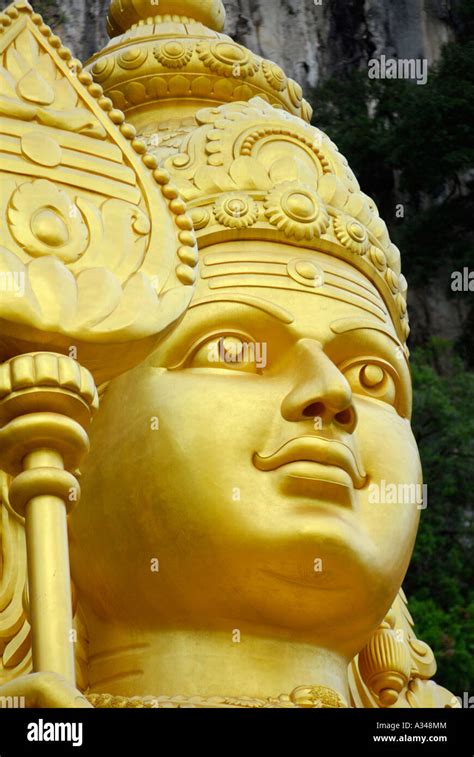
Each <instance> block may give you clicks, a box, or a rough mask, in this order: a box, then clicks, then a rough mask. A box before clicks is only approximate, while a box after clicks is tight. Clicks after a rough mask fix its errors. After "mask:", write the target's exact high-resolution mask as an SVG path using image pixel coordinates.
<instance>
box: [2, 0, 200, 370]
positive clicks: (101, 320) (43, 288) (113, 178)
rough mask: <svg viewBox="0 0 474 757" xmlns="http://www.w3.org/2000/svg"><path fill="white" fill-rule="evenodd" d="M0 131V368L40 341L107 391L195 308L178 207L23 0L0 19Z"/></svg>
mask: <svg viewBox="0 0 474 757" xmlns="http://www.w3.org/2000/svg"><path fill="white" fill-rule="evenodd" d="M0 136H1V139H0V164H1V169H0V182H1V186H2V191H1V192H0V219H1V224H0V329H1V333H2V343H1V345H0V360H5V359H7V358H8V357H11V356H12V355H14V354H17V353H19V352H22V353H24V352H33V351H38V350H42V349H44V348H45V345H47V349H48V351H50V352H56V353H63V354H64V353H66V354H69V356H70V357H73V358H77V360H78V361H79V362H80V363H81V364H82V365H83V366H85V367H87V368H89V370H90V371H91V372H92V374H93V376H94V378H95V381H96V383H97V384H98V383H101V382H102V381H105V380H108V379H110V378H111V377H113V376H114V375H117V374H118V373H120V372H122V371H124V370H127V369H129V368H131V367H133V366H134V365H136V364H137V363H138V362H140V361H141V360H143V359H144V358H145V357H146V355H147V354H148V352H150V351H151V349H152V347H153V346H154V344H155V342H156V339H157V337H158V336H159V335H160V333H161V332H162V331H163V330H164V329H166V328H167V327H168V326H169V325H170V324H171V323H173V322H174V321H175V320H176V319H178V318H179V317H180V316H181V315H182V314H183V312H184V311H185V309H186V307H187V305H188V304H189V301H190V298H191V294H192V290H193V282H194V275H195V274H194V269H195V266H196V263H197V248H196V243H195V238H194V232H193V225H192V222H191V219H190V217H189V216H188V215H187V213H186V206H185V204H184V202H183V201H182V200H181V199H180V198H179V196H178V191H177V189H176V188H175V187H174V186H172V185H171V184H170V177H169V174H168V173H167V172H166V171H164V170H160V169H158V167H157V159H156V158H155V157H154V156H153V155H151V154H148V153H147V152H146V148H145V145H144V143H143V142H141V141H140V140H138V139H136V134H135V129H134V127H133V126H131V125H130V124H127V123H125V120H124V115H123V113H122V112H121V111H119V110H117V109H115V108H114V107H113V104H112V101H111V100H110V99H109V98H107V97H104V95H103V90H102V88H101V86H100V85H99V84H97V83H94V82H93V80H92V76H91V75H90V74H89V73H87V72H85V71H83V70H82V65H81V63H80V61H78V60H75V59H74V58H73V57H72V54H71V52H70V51H69V50H67V49H66V48H65V47H63V46H62V44H61V41H60V39H59V38H58V37H56V36H55V35H53V34H52V32H51V29H50V28H49V27H48V26H46V25H45V24H44V23H43V21H42V19H41V16H39V15H38V14H35V13H34V12H33V11H32V8H31V6H29V4H28V3H27V2H24V1H23V0H20V2H16V3H15V4H13V5H11V6H9V7H8V8H7V9H6V10H5V12H4V13H3V14H0ZM71 347H73V348H74V350H75V352H74V353H73V354H71V351H70V348H71ZM76 353H77V354H76Z"/></svg>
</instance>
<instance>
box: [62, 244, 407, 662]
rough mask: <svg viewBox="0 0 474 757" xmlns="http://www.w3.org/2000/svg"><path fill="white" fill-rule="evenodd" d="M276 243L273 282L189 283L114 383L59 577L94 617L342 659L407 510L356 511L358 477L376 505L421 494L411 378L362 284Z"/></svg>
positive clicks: (376, 608) (393, 559) (392, 579)
mask: <svg viewBox="0 0 474 757" xmlns="http://www.w3.org/2000/svg"><path fill="white" fill-rule="evenodd" d="M252 245H253V246H252V249H253V250H261V251H262V252H265V253H266V254H271V252H272V250H273V252H274V255H275V254H281V252H282V248H283V246H281V245H278V246H277V245H270V244H269V243H266V244H262V243H260V244H255V243H252ZM228 246H229V247H230V245H228ZM285 250H286V254H287V256H289V259H291V258H293V259H294V260H295V261H305V260H306V261H307V262H306V266H305V265H302V264H298V265H296V267H295V265H293V263H291V264H290V266H289V270H290V269H291V270H292V271H293V274H291V275H289V276H288V277H287V278H284V277H281V278H280V281H279V282H278V286H274V285H273V286H270V284H269V281H270V279H269V280H268V281H267V280H266V279H268V276H267V277H266V278H265V275H263V274H262V275H256V276H254V279H253V280H254V285H252V286H248V284H247V285H240V286H233V285H232V282H231V281H230V280H229V281H228V282H226V281H225V280H224V278H222V281H224V283H229V284H231V286H225V287H223V288H220V287H214V288H209V287H208V281H209V279H203V280H202V282H200V284H199V288H198V291H197V294H196V298H195V300H194V304H193V306H192V307H191V309H190V310H189V312H188V313H187V314H186V316H185V317H184V319H183V321H182V322H181V323H180V325H179V326H178V327H177V328H176V329H175V330H174V331H173V332H172V333H171V335H169V336H168V337H167V338H166V339H164V340H163V342H162V344H161V345H160V347H159V348H158V349H157V350H156V352H155V353H154V354H153V355H152V357H151V358H150V359H149V361H148V362H147V363H146V364H144V365H142V366H140V367H139V368H138V369H135V370H134V371H131V372H129V373H128V374H126V375H125V376H123V377H122V378H120V379H117V380H116V381H114V382H112V384H111V386H110V387H109V389H108V391H107V393H106V396H105V399H104V401H103V406H102V409H101V411H100V413H99V416H98V418H97V420H96V421H95V422H94V424H93V428H92V434H91V441H92V452H91V455H90V456H89V459H88V461H87V462H86V465H85V467H84V472H83V481H82V488H83V502H82V503H81V504H80V505H79V507H78V508H77V511H75V513H73V515H72V516H71V531H72V546H71V554H72V564H73V574H74V576H75V579H76V583H77V584H78V586H79V590H80V591H82V592H84V593H85V594H86V595H87V594H91V593H92V594H93V593H94V592H91V591H90V588H89V587H91V586H97V585H100V586H101V591H100V597H96V598H95V599H94V600H93V601H94V602H95V603H96V606H97V608H99V609H100V610H101V611H102V612H103V613H105V614H108V613H110V612H112V613H114V614H115V616H116V615H117V614H119V615H120V614H121V613H122V612H123V613H124V618H125V617H130V608H131V606H132V607H133V608H134V613H135V617H136V618H137V620H138V621H140V618H142V619H143V620H145V619H146V620H150V619H151V618H153V620H154V622H156V623H157V624H158V623H159V624H161V625H164V624H167V623H169V624H170V625H175V624H176V622H179V623H182V624H184V625H190V626H193V627H197V625H196V624H199V627H201V626H204V627H209V626H212V627H216V626H220V627H223V628H230V629H232V628H234V627H238V628H241V629H242V628H243V627H244V626H245V624H253V625H254V626H255V625H257V626H258V627H261V628H262V629H264V627H267V626H273V627H274V628H279V629H280V630H281V629H289V630H290V632H291V633H293V634H297V635H299V636H300V637H301V638H307V639H308V640H314V639H318V640H320V641H321V642H323V643H327V644H329V645H330V646H331V645H332V646H333V647H337V648H340V649H343V650H344V651H346V652H347V653H349V654H354V653H355V652H356V651H357V650H358V649H359V648H360V646H361V645H362V644H363V643H364V641H365V640H366V638H367V636H368V635H369V633H370V632H371V631H372V630H373V628H374V627H375V626H376V625H377V624H378V623H379V622H380V620H381V619H382V617H383V616H384V614H385V612H386V611H387V610H388V608H389V606H390V604H391V602H392V600H393V599H394V596H395V595H396V592H397V590H398V588H399V586H400V584H401V582H402V580H403V576H404V574H405V571H406V569H407V566H408V562H409V559H410V555H411V552H412V548H413V543H414V539H415V534H416V529H417V523H418V517H419V507H417V504H416V502H413V501H411V502H410V501H408V502H407V501H406V502H403V501H401V500H403V497H398V501H397V502H395V503H394V502H393V501H392V502H391V503H390V502H388V503H383V502H381V503H377V502H374V501H373V500H374V499H376V490H375V489H374V484H376V485H379V486H381V494H380V496H381V498H382V500H383V498H384V491H385V494H387V492H392V493H393V492H394V491H397V492H399V491H400V492H401V491H406V490H404V489H403V485H409V484H419V483H421V471H420V462H419V456H418V451H417V446H416V442H415V440H414V437H413V434H412V431H411V428H410V421H409V414H410V393H411V387H410V377H409V371H408V366H407V364H406V360H405V357H404V355H403V352H402V350H401V349H400V345H399V342H398V339H397V337H396V332H395V330H394V328H393V325H392V324H391V322H390V319H389V318H388V317H386V316H383V314H382V310H383V311H385V306H384V305H383V301H382V300H381V298H380V297H379V295H378V294H377V292H376V290H375V288H374V287H373V286H372V285H371V284H370V282H369V281H368V280H367V279H366V278H365V277H364V276H362V275H361V274H359V273H358V272H357V271H356V270H355V269H354V268H353V267H352V266H350V265H349V264H348V263H344V262H342V261H337V260H336V259H334V258H332V257H329V256H327V255H324V254H318V255H316V254H315V253H311V254H309V253H307V252H305V251H298V250H295V249H292V248H285ZM310 262H313V265H314V263H317V264H318V265H319V266H320V268H321V269H326V272H327V271H328V269H329V270H330V271H331V273H329V274H328V273H326V283H325V284H324V285H323V286H316V287H315V286H305V281H306V282H307V281H308V279H307V276H308V275H310V274H311V269H308V264H309V263H310ZM207 268H208V269H211V266H208V267H207ZM268 270H269V271H271V266H270V268H269V269H268ZM295 271H296V273H294V272H295ZM215 273H218V271H217V269H215ZM204 275H207V274H204ZM298 277H299V278H298ZM276 278H277V277H276V276H272V277H271V282H273V284H274V283H275V279H276ZM247 279H248V277H247ZM212 280H213V281H215V282H216V283H217V282H218V281H220V280H221V279H219V278H217V279H212ZM298 281H299V282H300V283H297V282H298ZM237 283H238V282H237ZM358 293H361V294H363V297H361V296H360V294H358ZM394 485H395V486H398V485H401V487H402V488H401V489H397V490H394V488H393V487H394ZM384 487H385V488H384ZM404 496H405V495H404ZM407 499H410V498H409V497H408V498H407ZM105 534H106V536H105ZM87 555H89V559H88V558H87ZM92 558H93V559H92ZM154 558H157V559H158V560H159V572H155V571H154V570H153V569H152V567H153V566H154V568H155V569H156V567H157V564H156V563H152V562H151V561H152V560H153V559H154ZM121 608H123V610H122V609H121ZM282 632H285V631H282Z"/></svg>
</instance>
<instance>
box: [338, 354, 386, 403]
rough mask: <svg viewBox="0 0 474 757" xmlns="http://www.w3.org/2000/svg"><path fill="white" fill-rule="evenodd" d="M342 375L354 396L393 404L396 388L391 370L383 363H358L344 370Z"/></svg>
mask: <svg viewBox="0 0 474 757" xmlns="http://www.w3.org/2000/svg"><path fill="white" fill-rule="evenodd" d="M344 375H345V377H346V379H347V381H348V382H349V384H350V385H351V388H352V391H353V392H354V393H355V394H363V395H366V396H369V397H373V398H374V399H377V400H381V401H382V402H388V403H389V404H390V405H394V404H395V400H396V396H397V386H396V381H395V377H394V372H393V369H391V367H390V366H389V365H388V364H385V363H384V362H382V361H380V362H370V363H369V362H365V361H364V362H358V363H357V364H356V365H354V364H352V365H350V366H349V367H348V368H347V369H346V370H344Z"/></svg>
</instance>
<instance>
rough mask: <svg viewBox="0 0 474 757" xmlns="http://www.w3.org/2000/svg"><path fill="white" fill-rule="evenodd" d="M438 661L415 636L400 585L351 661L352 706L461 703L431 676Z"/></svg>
mask: <svg viewBox="0 0 474 757" xmlns="http://www.w3.org/2000/svg"><path fill="white" fill-rule="evenodd" d="M435 672H436V660H435V657H434V654H433V652H432V650H431V649H430V647H429V646H428V644H425V642H424V641H420V639H417V637H416V635H415V632H414V630H413V618H412V617H411V615H410V611H409V609H408V602H407V598H406V596H405V593H404V591H403V589H400V591H399V593H398V595H397V597H396V599H395V601H394V603H393V605H392V607H391V608H390V610H389V612H388V613H387V615H386V616H385V618H384V620H383V622H382V623H381V624H380V626H379V627H378V628H377V629H376V630H375V631H374V633H373V634H372V636H371V637H370V639H369V642H368V643H367V645H366V646H365V647H364V649H362V650H361V652H360V653H359V654H358V655H357V657H355V658H354V660H353V661H352V662H351V664H350V666H349V681H350V689H351V695H352V699H353V703H354V705H355V707H366V708H370V707H384V708H387V707H396V708H399V707H449V708H457V707H459V706H460V705H459V702H458V700H457V698H456V697H455V696H453V694H451V693H450V692H449V691H447V689H444V688H443V687H442V686H438V684H436V683H435V682H434V681H430V680H429V679H430V678H431V677H432V676H433V675H434V674H435Z"/></svg>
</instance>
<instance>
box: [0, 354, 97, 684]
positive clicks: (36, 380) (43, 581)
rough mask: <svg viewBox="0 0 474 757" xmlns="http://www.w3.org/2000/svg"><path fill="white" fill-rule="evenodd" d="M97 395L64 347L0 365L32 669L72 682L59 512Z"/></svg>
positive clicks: (1, 441)
mask: <svg viewBox="0 0 474 757" xmlns="http://www.w3.org/2000/svg"><path fill="white" fill-rule="evenodd" d="M97 405H98V399H97V392H96V389H95V385H94V381H93V379H92V377H91V375H90V374H89V372H88V371H86V370H85V369H84V368H82V367H81V366H79V365H78V363H76V362H75V361H74V360H72V359H71V358H68V357H66V356H64V355H56V354H54V353H33V354H29V355H20V356H17V357H15V358H12V359H11V360H9V361H7V362H6V363H4V364H3V365H2V366H1V370H0V424H1V428H0V465H1V467H2V468H3V469H4V470H5V471H6V472H7V473H9V474H10V475H12V476H13V477H14V478H13V483H12V484H11V487H10V491H9V499H10V504H11V506H12V508H13V509H14V510H15V512H16V513H18V514H19V515H20V516H22V517H24V518H25V532H26V547H27V562H28V587H29V608H30V609H29V619H30V623H31V629H32V654H33V670H34V671H35V672H45V671H49V672H54V673H58V674H60V675H62V676H63V677H64V678H66V679H67V680H68V681H69V682H70V683H71V684H73V685H75V656H74V644H73V642H74V640H75V635H74V632H73V614H72V602H71V583H70V568H69V548H68V537H67V513H68V512H69V511H70V510H71V509H72V506H73V505H74V504H75V503H76V502H77V501H78V500H79V496H80V489H79V484H78V481H77V479H76V478H75V476H74V475H73V471H75V470H76V469H77V467H78V465H79V463H80V461H81V460H82V459H83V457H84V455H85V454H87V452H88V449H89V440H88V437H87V433H86V431H85V428H86V427H87V425H88V424H89V422H90V419H91V415H92V412H93V410H94V409H96V408H97Z"/></svg>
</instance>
